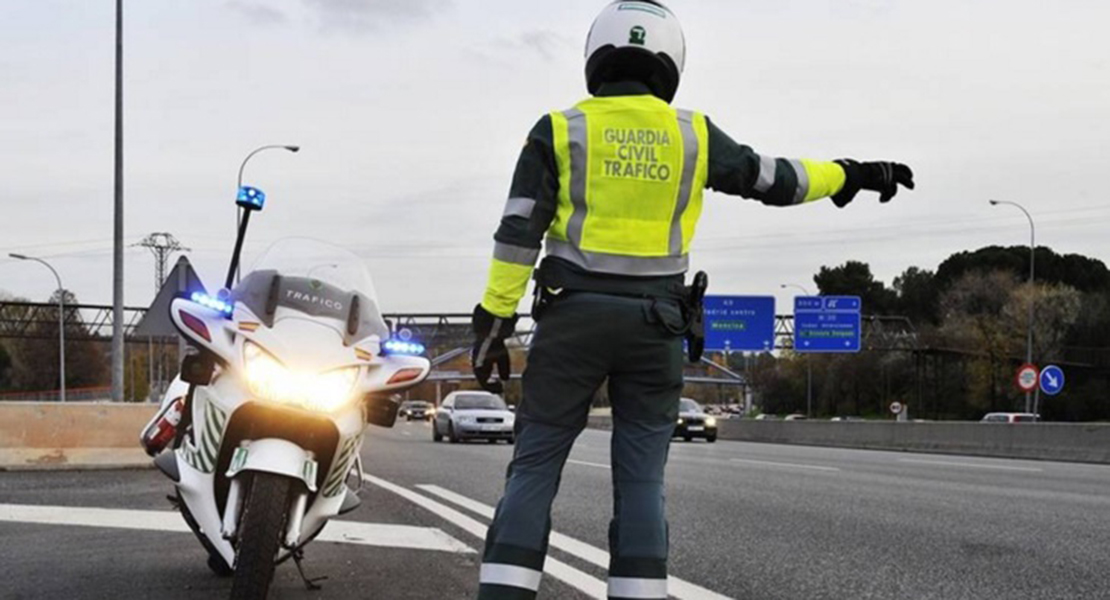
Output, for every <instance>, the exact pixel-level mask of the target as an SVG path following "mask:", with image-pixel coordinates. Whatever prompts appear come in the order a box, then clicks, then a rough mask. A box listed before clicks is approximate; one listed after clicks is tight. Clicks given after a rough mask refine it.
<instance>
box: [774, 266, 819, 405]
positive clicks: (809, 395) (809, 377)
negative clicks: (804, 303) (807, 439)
mask: <svg viewBox="0 0 1110 600" xmlns="http://www.w3.org/2000/svg"><path fill="white" fill-rule="evenodd" d="M779 287H780V288H782V289H784V290H785V289H786V288H798V289H799V290H802V293H803V294H805V295H806V296H812V295H813V294H811V293H809V290H807V289H806V288H804V287H802V286H800V285H798V284H796V283H784V284H782V285H780V286H779ZM806 417H809V418H813V361H812V360H810V358H809V354H806Z"/></svg>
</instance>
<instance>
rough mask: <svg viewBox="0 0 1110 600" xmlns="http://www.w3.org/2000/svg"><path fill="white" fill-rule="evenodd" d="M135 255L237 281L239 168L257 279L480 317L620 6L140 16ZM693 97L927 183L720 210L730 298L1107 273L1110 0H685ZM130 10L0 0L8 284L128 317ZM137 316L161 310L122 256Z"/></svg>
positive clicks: (461, 3) (161, 6)
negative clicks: (1039, 258) (116, 278)
mask: <svg viewBox="0 0 1110 600" xmlns="http://www.w3.org/2000/svg"><path fill="white" fill-rule="evenodd" d="M125 4H126V5H127V6H126V10H127V12H126V14H125V29H126V34H125V37H126V39H125V46H126V48H125V88H126V91H125V93H126V99H125V111H126V117H125V126H126V131H125V136H126V165H125V168H126V206H127V208H126V223H127V224H126V239H127V241H128V243H134V242H137V241H138V240H140V239H141V238H142V237H143V236H145V235H146V234H148V233H151V232H156V231H168V232H171V233H173V234H174V235H175V236H177V238H178V239H180V240H181V242H182V243H184V244H185V245H187V246H189V247H190V248H192V252H191V253H190V254H189V258H190V259H191V260H192V261H193V262H194V263H195V264H196V266H197V268H198V270H199V271H200V274H201V276H202V277H203V278H204V280H205V281H206V282H207V283H208V285H209V286H210V287H212V286H216V285H218V282H219V279H220V278H222V274H223V272H224V271H225V270H226V264H227V263H226V261H227V259H228V256H229V254H230V249H231V245H232V243H233V241H234V228H235V222H234V220H235V217H234V214H235V213H234V206H233V199H234V192H235V175H236V171H237V169H238V166H239V163H240V161H241V160H242V158H243V156H244V155H246V153H247V152H249V151H250V150H251V149H252V148H254V147H256V146H259V145H261V144H268V143H291V144H300V145H301V146H303V150H302V151H301V152H300V153H299V154H295V155H294V154H288V153H284V152H273V153H266V154H262V155H259V156H258V157H256V158H255V159H254V160H253V161H252V162H251V164H250V166H249V168H248V170H247V177H246V180H247V182H248V183H251V184H253V185H257V186H258V187H261V188H263V189H265V190H266V192H267V193H268V195H269V205H268V207H267V209H266V211H265V212H263V213H262V214H261V215H260V216H259V217H258V218H257V220H256V221H254V222H252V227H253V229H252V231H251V235H250V240H249V242H248V246H247V255H248V256H247V262H248V264H249V261H250V256H251V255H257V254H258V253H259V252H260V251H261V250H263V249H264V248H265V247H266V246H267V245H268V244H269V243H270V242H272V241H273V240H275V239H279V238H282V237H286V236H290V235H300V236H310V237H318V238H325V239H328V240H332V241H336V242H338V243H341V244H343V245H346V246H348V247H350V248H351V249H353V250H355V251H356V252H358V253H359V254H360V255H361V256H364V257H365V258H366V260H367V262H368V264H369V265H370V266H371V270H372V271H373V273H374V276H375V279H376V282H377V287H378V291H379V295H380V296H381V298H382V301H383V305H384V308H385V309H386V310H388V311H452V312H469V310H470V308H471V307H473V305H474V303H475V302H476V301H477V300H478V299H479V298H480V296H481V292H482V288H483V286H484V284H485V277H486V269H487V267H488V260H489V259H488V257H489V256H490V253H491V250H492V240H491V235H492V233H493V231H494V229H495V228H496V225H497V221H498V219H499V217H500V215H501V211H502V208H503V205H504V200H505V197H506V194H507V192H508V186H509V181H510V177H511V175H512V171H513V167H514V165H515V161H516V156H517V153H518V152H519V150H520V147H521V144H522V142H523V140H524V136H525V135H526V133H527V132H528V130H529V129H530V128H531V127H532V125H533V124H534V122H535V121H536V119H538V118H539V117H540V116H541V115H542V114H543V113H545V112H547V111H549V110H553V109H564V108H567V107H569V106H571V105H572V104H573V103H574V102H576V101H578V100H579V99H581V98H582V97H583V96H584V95H585V85H584V82H583V75H582V68H583V57H582V48H583V45H584V39H585V35H586V32H587V30H588V28H589V26H590V23H591V22H592V20H593V18H594V16H595V15H596V13H597V12H598V11H599V10H600V9H601V7H602V6H604V4H605V2H604V0H562V1H560V2H531V1H522V0H513V1H508V0H481V1H479V0H266V1H262V0H231V1H229V0H190V1H189V2H170V1H168V0H143V1H141V2H138V1H134V0H132V1H130V2H125ZM670 6H671V8H672V9H673V10H674V11H675V12H676V13H677V14H678V16H679V18H680V20H681V21H682V22H683V25H684V27H685V30H686V35H687V43H688V58H687V71H686V75H685V77H684V79H683V82H682V86H681V88H680V90H679V93H678V97H677V99H676V104H677V105H680V106H683V107H687V108H693V109H696V110H700V111H703V112H705V113H707V114H708V115H709V116H710V117H711V118H712V119H713V120H714V122H715V123H717V124H718V125H719V126H720V127H722V128H723V129H724V130H725V131H727V132H729V133H730V135H732V137H733V138H735V139H736V140H738V141H740V142H742V143H746V144H749V145H751V146H753V147H754V148H755V149H756V150H757V151H759V152H761V153H766V154H773V155H779V156H787V157H804V158H817V159H833V158H839V157H853V158H857V159H861V160H866V159H890V160H898V161H901V162H905V163H908V164H910V165H911V166H912V167H913V168H914V170H915V172H916V178H917V183H918V189H917V191H915V192H912V193H906V194H902V195H899V197H898V198H896V199H895V201H894V202H892V203H890V204H887V205H880V204H879V203H878V201H877V199H876V198H875V197H874V195H873V194H866V193H865V194H861V196H860V197H859V198H858V199H857V201H856V202H855V203H854V204H852V205H850V206H849V207H848V208H847V209H844V210H838V209H836V208H835V207H834V206H833V205H832V203H831V202H822V203H818V204H815V205H808V206H804V207H797V208H788V209H782V208H771V207H764V206H762V205H760V204H759V203H756V202H751V201H746V200H743V199H740V198H732V197H727V196H723V195H718V194H713V193H709V194H707V197H706V210H705V213H704V217H703V219H702V221H701V226H700V228H699V230H698V237H697V239H696V241H695V244H694V251H693V265H694V267H695V268H699V269H705V270H707V271H709V272H710V276H711V282H712V283H711V292H712V293H717V294H731V293H735V294H774V295H776V296H778V298H779V310H780V312H788V311H789V308H788V303H787V302H788V297H789V295H790V294H789V293H786V292H782V291H781V290H780V289H779V284H780V283H800V284H802V285H805V286H808V287H811V288H812V287H813V283H812V279H811V278H812V276H813V274H814V273H815V272H816V271H817V270H818V269H819V268H820V267H821V266H822V265H835V264H840V263H843V262H844V261H846V260H851V259H856V260H862V261H866V262H869V263H871V265H872V267H873V269H874V270H875V272H876V273H877V275H878V276H879V277H880V278H881V279H883V280H884V281H886V282H887V283H888V284H890V283H891V281H892V280H893V278H894V277H895V276H896V275H897V274H898V273H900V272H901V271H902V270H903V269H905V268H906V267H907V266H910V265H917V266H921V267H925V268H931V269H932V268H936V266H937V264H938V263H939V262H940V261H941V260H943V259H944V258H946V257H947V256H948V255H949V254H951V253H953V252H956V251H960V250H965V249H974V248H978V247H980V246H984V245H989V244H1001V245H1021V244H1027V243H1028V234H1029V231H1028V225H1027V224H1026V222H1025V219H1024V217H1023V216H1022V215H1021V213H1020V212H1018V211H1017V209H1014V208H1012V207H998V208H992V207H990V206H989V205H988V204H987V200H988V199H990V198H999V199H1006V200H1013V201H1017V202H1021V203H1023V204H1024V205H1025V206H1026V207H1027V208H1028V209H1029V210H1030V211H1031V212H1032V213H1033V215H1034V217H1035V218H1036V221H1037V227H1038V230H1037V233H1038V243H1039V244H1044V245H1048V246H1051V247H1052V248H1053V249H1055V250H1057V251H1059V252H1075V253H1081V254H1086V255H1089V256H1094V257H1096V258H1099V259H1101V260H1104V261H1106V260H1110V200H1108V198H1107V193H1106V191H1105V190H1103V189H1102V188H1103V186H1105V185H1106V181H1107V173H1108V165H1110V38H1107V37H1106V32H1105V27H1106V24H1107V23H1110V2H1105V0H1083V1H1077V0H1058V1H1057V2H1052V3H1048V2H1043V1H1042V0H1009V1H1002V0H996V1H992V2H977V1H973V0H931V1H929V2H923V1H914V2H910V1H908V0H906V1H902V0H891V1H887V0H762V1H759V2H755V1H749V0H715V1H711V0H698V1H696V2H695V1H694V0H673V1H672V2H671V3H670ZM113 26H114V2H111V1H110V0H97V1H95V2H94V1H92V0H5V1H3V2H0V139H2V143H0V209H2V210H0V256H3V258H0V290H2V291H3V292H7V293H8V294H11V295H17V296H22V297H28V298H31V299H34V300H38V301H42V300H45V299H46V298H47V296H48V295H49V294H50V293H51V291H52V290H53V289H54V287H55V284H54V281H53V279H52V278H51V276H50V274H49V273H48V272H47V271H46V269H44V268H43V267H41V266H40V265H35V264H29V263H23V262H18V261H14V260H10V259H8V258H7V254H8V253H9V252H23V253H27V254H35V255H39V256H44V257H49V260H50V261H51V263H52V264H53V265H55V267H57V269H58V270H59V271H60V272H61V275H62V278H63V280H64V283H65V285H66V287H68V288H70V289H72V290H73V291H74V292H75V293H76V294H77V296H78V298H80V300H82V301H83V302H86V303H105V304H107V303H110V302H111V299H112V296H111V276H112V267H111V239H112V111H113V108H112V77H113V75H112V69H113V54H112V53H113V41H114V40H113V35H114V33H113ZM126 259H127V260H126V290H127V294H126V300H127V304H128V305H138V306H143V305H146V304H147V303H149V301H150V300H151V298H152V296H153V293H154V276H153V272H154V267H153V258H152V257H151V255H150V254H149V252H148V251H147V250H145V249H142V248H130V249H128V250H127V254H126Z"/></svg>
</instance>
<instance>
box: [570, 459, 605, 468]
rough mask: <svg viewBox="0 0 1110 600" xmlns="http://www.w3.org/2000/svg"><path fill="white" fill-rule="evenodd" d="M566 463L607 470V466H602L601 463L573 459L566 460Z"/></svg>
mask: <svg viewBox="0 0 1110 600" xmlns="http://www.w3.org/2000/svg"><path fill="white" fill-rule="evenodd" d="M567 462H568V463H570V464H572V465H582V466H583V467H596V468H598V469H605V470H609V465H603V464H601V463H594V462H586V461H584V460H574V459H573V458H568V459H567Z"/></svg>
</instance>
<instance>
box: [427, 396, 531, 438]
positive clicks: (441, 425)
mask: <svg viewBox="0 0 1110 600" xmlns="http://www.w3.org/2000/svg"><path fill="white" fill-rule="evenodd" d="M515 421H516V418H515V415H513V413H512V411H510V410H509V408H508V407H507V406H505V401H504V400H502V399H501V397H500V396H497V395H494V394H491V393H489V392H452V393H451V394H448V396H447V397H446V398H444V400H443V404H441V405H440V407H439V410H437V411H436V413H435V417H434V418H433V419H432V440H434V441H436V442H440V441H443V438H444V437H446V438H447V439H448V440H449V441H450V442H451V443H457V442H459V441H462V440H472V439H484V440H487V441H489V442H491V443H493V442H496V441H497V440H505V441H507V442H509V443H510V444H511V443H513V424H514V423H515Z"/></svg>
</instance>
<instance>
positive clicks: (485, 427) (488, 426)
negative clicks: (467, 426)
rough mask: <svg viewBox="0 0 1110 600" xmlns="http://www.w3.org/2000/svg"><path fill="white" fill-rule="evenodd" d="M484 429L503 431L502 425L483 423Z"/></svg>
mask: <svg viewBox="0 0 1110 600" xmlns="http://www.w3.org/2000/svg"><path fill="white" fill-rule="evenodd" d="M482 431H501V425H482Z"/></svg>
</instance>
